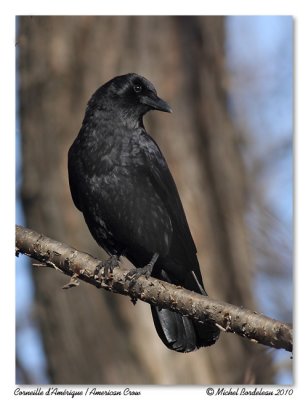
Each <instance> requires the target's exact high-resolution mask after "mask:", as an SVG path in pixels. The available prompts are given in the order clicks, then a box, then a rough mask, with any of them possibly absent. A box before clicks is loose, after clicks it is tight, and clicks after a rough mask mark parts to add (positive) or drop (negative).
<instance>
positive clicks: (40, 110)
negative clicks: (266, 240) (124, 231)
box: [18, 17, 273, 384]
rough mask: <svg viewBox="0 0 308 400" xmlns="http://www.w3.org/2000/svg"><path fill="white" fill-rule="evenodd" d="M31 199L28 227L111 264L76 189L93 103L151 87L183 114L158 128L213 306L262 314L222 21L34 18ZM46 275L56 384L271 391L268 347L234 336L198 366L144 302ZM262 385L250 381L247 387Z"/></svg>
mask: <svg viewBox="0 0 308 400" xmlns="http://www.w3.org/2000/svg"><path fill="white" fill-rule="evenodd" d="M19 22H20V29H19V37H18V51H19V74H20V92H19V93H20V116H21V131H22V157H23V190H22V199H23V205H24V209H25V214H26V221H27V226H28V227H30V228H33V229H35V230H37V231H41V232H42V233H44V234H46V235H48V236H50V237H52V238H54V239H56V240H60V241H63V242H66V243H68V244H70V245H72V246H74V247H76V248H78V249H79V250H81V251H86V252H88V253H90V254H92V255H96V256H101V257H102V254H103V252H102V251H101V250H100V249H99V248H98V246H97V245H96V243H95V242H94V240H93V239H92V238H91V237H90V234H89V233H88V230H87V227H86V225H85V222H84V220H83V217H82V215H81V214H80V213H79V212H78V210H76V209H75V207H74V205H73V202H72V200H71V196H70V193H69V186H68V179H67V151H68V149H69V146H70V144H71V143H72V142H73V140H74V138H75V136H76V135H77V133H78V130H79V128H80V126H81V122H82V119H83V115H84V111H85V106H86V102H87V101H88V99H89V97H90V96H91V95H92V93H93V92H94V91H95V90H96V88H97V87H98V86H100V85H101V84H102V83H104V82H106V81H107V80H109V79H111V78H112V77H114V76H115V75H119V74H123V73H127V72H137V73H140V74H141V75H144V76H145V77H147V78H148V79H150V80H151V81H152V82H153V83H154V85H155V86H156V88H157V89H158V93H159V95H160V96H161V97H163V98H164V99H165V100H167V101H168V102H169V103H170V104H171V105H172V108H173V110H174V113H173V114H172V115H166V114H162V113H155V114H154V113H152V114H150V115H149V116H148V117H146V121H145V123H146V125H147V127H148V129H149V131H150V132H151V133H152V135H153V136H154V137H155V139H156V140H157V142H158V143H159V145H160V147H161V149H162V151H163V152H164V154H165V156H166V158H167V160H168V163H169V166H170V169H171V170H172V172H173V175H174V177H175V180H176V182H177V185H178V189H179V191H180V195H181V198H182V201H183V204H184V208H185V210H186V213H187V217H188V221H189V224H190V227H191V230H192V234H193V237H194V239H195V242H196V245H197V248H198V256H199V260H200V264H201V266H202V272H203V276H204V281H205V285H206V288H207V291H208V292H209V294H210V295H211V296H212V297H213V298H217V299H221V300H224V301H228V302H231V303H234V304H237V305H243V306H245V307H248V308H251V309H255V308H256V307H257V306H256V304H255V302H254V299H253V294H252V285H253V265H254V260H253V259H252V256H251V252H250V249H249V239H248V237H249V232H248V228H247V226H246V222H245V207H246V196H247V193H246V192H247V189H246V176H245V168H244V165H243V162H242V158H241V154H240V151H239V148H238V145H237V141H236V131H235V129H234V127H233V125H232V122H231V120H230V117H229V114H228V109H227V92H226V86H227V82H228V77H227V73H226V70H225V60H224V57H225V55H224V45H225V31H224V18H222V17H32V18H31V17H21V18H20V20H19ZM59 275H60V274H56V273H54V272H53V271H47V270H46V271H45V270H42V271H38V270H34V271H33V278H34V281H35V287H36V308H35V311H36V314H35V315H36V317H37V319H38V321H39V325H40V328H41V332H42V337H43V342H44V348H45V352H46V355H47V360H48V366H49V373H50V379H51V381H52V382H53V383H57V384H61V383H64V384H73V383H75V384H78V383H79V384H86V383H87V384H89V383H94V384H99V383H100V384H103V383H107V384H116V383H117V384H125V383H130V384H145V383H146V384H195V383H198V384H206V383H212V384H232V383H243V382H244V381H245V382H246V383H250V382H252V383H263V384H265V383H272V381H273V372H272V364H271V358H270V356H269V355H268V353H266V352H265V351H264V348H263V347H262V346H259V345H256V344H253V343H250V342H248V341H245V340H243V339H240V338H237V337H235V336H234V337H233V336H231V335H223V334H222V335H221V336H222V337H221V339H220V340H219V342H218V343H217V344H216V345H215V346H213V347H211V348H207V349H201V350H199V351H197V352H194V353H192V354H184V355H183V354H177V353H176V352H171V351H169V350H167V349H166V348H165V347H164V346H163V344H162V343H161V342H160V340H159V338H158V336H157V335H156V332H155V329H154V326H153V323H152V319H151V313H150V309H149V307H148V306H147V305H145V304H141V303H140V302H139V303H137V305H136V306H135V307H134V306H133V305H132V304H131V303H130V302H129V301H128V299H127V298H122V297H121V296H116V295H113V294H109V293H105V292H104V293H103V292H102V291H96V290H94V289H93V287H90V286H88V285H86V284H83V283H82V284H81V285H80V287H79V288H77V289H72V290H68V291H64V290H61V287H62V286H63V285H64V284H65V283H67V277H65V276H59ZM248 375H249V378H247V376H248Z"/></svg>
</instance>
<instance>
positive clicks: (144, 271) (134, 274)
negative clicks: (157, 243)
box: [125, 253, 159, 286]
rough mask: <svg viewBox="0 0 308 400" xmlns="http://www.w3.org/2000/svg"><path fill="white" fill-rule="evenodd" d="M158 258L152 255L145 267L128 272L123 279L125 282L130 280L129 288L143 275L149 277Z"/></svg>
mask: <svg viewBox="0 0 308 400" xmlns="http://www.w3.org/2000/svg"><path fill="white" fill-rule="evenodd" d="M158 257H159V254H158V253H154V255H153V257H152V258H151V261H150V262H149V263H148V264H147V265H145V266H144V267H142V268H134V269H133V270H131V271H129V272H128V274H126V277H125V280H131V284H130V285H129V286H131V285H132V284H134V283H135V282H136V280H137V279H138V278H139V277H140V276H142V275H144V276H145V277H146V278H148V277H149V276H151V274H152V271H153V267H154V265H155V263H156V261H157V259H158Z"/></svg>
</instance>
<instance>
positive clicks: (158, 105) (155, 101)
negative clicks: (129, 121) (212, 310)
mask: <svg viewBox="0 0 308 400" xmlns="http://www.w3.org/2000/svg"><path fill="white" fill-rule="evenodd" d="M140 101H141V103H143V104H146V105H147V106H149V107H151V108H152V109H153V110H159V111H164V112H168V113H171V112H172V109H171V107H170V106H169V104H168V103H167V102H166V101H165V100H163V99H161V98H160V97H158V96H157V95H156V94H153V95H151V96H144V97H142V98H141V99H140Z"/></svg>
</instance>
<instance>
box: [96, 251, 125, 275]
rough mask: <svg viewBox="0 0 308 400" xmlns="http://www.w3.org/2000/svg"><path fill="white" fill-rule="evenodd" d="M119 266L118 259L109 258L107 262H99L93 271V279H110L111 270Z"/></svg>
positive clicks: (114, 257)
mask: <svg viewBox="0 0 308 400" xmlns="http://www.w3.org/2000/svg"><path fill="white" fill-rule="evenodd" d="M118 266H119V257H118V256H114V255H113V256H111V257H109V258H108V259H107V260H105V261H102V262H100V263H99V264H98V265H97V266H96V268H95V271H94V277H97V278H98V279H101V278H102V276H104V277H105V278H107V277H110V275H112V273H113V270H114V269H115V268H116V267H118Z"/></svg>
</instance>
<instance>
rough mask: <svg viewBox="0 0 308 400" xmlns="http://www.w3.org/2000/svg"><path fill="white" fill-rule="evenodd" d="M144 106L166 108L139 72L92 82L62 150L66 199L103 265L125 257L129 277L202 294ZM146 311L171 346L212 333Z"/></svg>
mask: <svg viewBox="0 0 308 400" xmlns="http://www.w3.org/2000/svg"><path fill="white" fill-rule="evenodd" d="M150 110H159V111H164V112H171V108H170V106H169V105H168V104H167V103H166V102H165V101H164V100H162V99H161V98H159V97H158V96H157V93H156V90H155V88H154V86H153V84H152V83H151V82H149V81H148V80H147V79H145V78H143V77H142V76H139V75H137V74H134V73H130V74H127V75H122V76H117V77H115V78H114V79H112V80H110V81H109V82H107V83H106V84H104V85H103V86H101V87H100V88H99V89H97V91H96V92H95V93H94V94H93V96H92V97H91V99H90V101H89V103H88V106H87V109H86V113H85V117H84V120H83V123H82V127H81V129H80V132H79V134H78V136H77V138H76V139H75V141H74V143H73V145H72V146H71V148H70V150H69V154H68V172H69V184H70V189H71V193H72V198H73V201H74V203H75V206H76V207H77V208H78V209H79V210H80V211H81V212H82V213H83V216H84V219H85V221H86V223H87V225H88V228H89V230H90V232H91V234H92V236H93V237H94V239H95V240H96V242H97V243H98V244H99V245H100V246H101V247H102V248H103V249H104V250H105V251H106V252H107V253H108V254H109V255H110V256H111V257H110V259H109V262H107V264H105V267H106V265H107V269H108V268H109V269H112V268H114V267H115V266H117V265H118V261H119V257H120V256H125V257H127V259H128V260H130V261H131V262H132V263H133V264H134V265H135V267H136V269H134V270H133V273H132V272H130V273H129V274H130V277H131V278H134V279H137V278H138V276H140V275H142V274H146V275H148V276H149V275H151V276H153V277H155V278H158V279H161V280H163V281H167V282H170V283H173V284H175V285H178V286H182V287H184V288H186V289H189V290H192V291H194V292H197V293H201V294H203V295H206V292H205V290H204V286H203V282H202V276H201V273H200V267H199V263H198V259H197V255H196V252H197V251H196V247H195V244H194V241H193V239H192V236H191V233H190V230H189V227H188V223H187V220H186V216H185V213H184V210H183V206H182V203H181V200H180V197H179V194H178V191H177V188H176V185H175V183H174V180H173V178H172V175H171V173H170V171H169V168H168V165H167V162H166V160H165V158H164V156H163V155H162V153H161V151H160V149H159V147H158V145H157V144H156V143H155V141H154V140H153V139H152V137H151V136H150V135H149V134H148V133H147V132H146V130H145V128H144V124H143V116H144V115H145V114H146V113H147V112H148V111H150ZM105 272H106V268H105ZM151 310H152V315H153V320H154V324H155V327H156V330H157V333H158V335H159V336H160V338H161V340H162V341H163V343H164V344H165V345H166V346H167V347H168V348H169V349H172V350H175V351H178V352H190V351H193V350H195V349H197V348H199V347H202V346H210V345H212V344H214V343H215V341H216V340H217V339H218V336H219V329H218V328H217V327H216V326H215V325H214V324H213V323H210V322H209V323H204V324H201V323H198V322H197V321H193V320H192V319H190V318H188V317H186V316H182V315H180V314H178V313H176V312H173V311H170V310H167V309H159V308H158V307H155V306H151Z"/></svg>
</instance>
